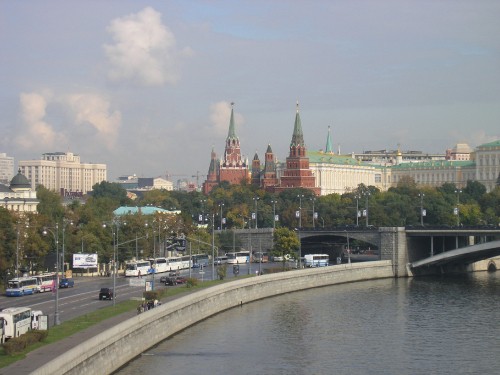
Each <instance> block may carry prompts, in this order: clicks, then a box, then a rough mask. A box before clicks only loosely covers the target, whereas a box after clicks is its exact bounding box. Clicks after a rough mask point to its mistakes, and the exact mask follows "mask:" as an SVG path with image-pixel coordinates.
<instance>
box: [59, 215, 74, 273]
mask: <svg viewBox="0 0 500 375" xmlns="http://www.w3.org/2000/svg"><path fill="white" fill-rule="evenodd" d="M66 224H70V225H73V221H71V220H66V219H65V218H63V227H62V273H63V276H64V275H65V272H66V270H65V268H66V267H65V262H64V259H65V258H64V244H65V241H64V234H65V232H66Z"/></svg>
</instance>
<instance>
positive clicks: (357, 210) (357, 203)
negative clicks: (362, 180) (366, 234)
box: [354, 194, 360, 227]
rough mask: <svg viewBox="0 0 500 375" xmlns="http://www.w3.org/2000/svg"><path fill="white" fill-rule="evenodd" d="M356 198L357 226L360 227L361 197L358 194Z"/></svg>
mask: <svg viewBox="0 0 500 375" xmlns="http://www.w3.org/2000/svg"><path fill="white" fill-rule="evenodd" d="M354 198H355V199H356V226H357V227H359V198H360V196H359V195H358V194H356V195H355V196H354Z"/></svg>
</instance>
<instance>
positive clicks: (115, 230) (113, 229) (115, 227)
mask: <svg viewBox="0 0 500 375" xmlns="http://www.w3.org/2000/svg"><path fill="white" fill-rule="evenodd" d="M102 226H103V228H107V224H106V223H104V224H103V225H102ZM111 234H112V235H113V268H112V271H113V307H114V306H115V305H116V244H117V243H118V223H117V222H116V221H113V222H112V223H111ZM153 241H154V238H153Z"/></svg>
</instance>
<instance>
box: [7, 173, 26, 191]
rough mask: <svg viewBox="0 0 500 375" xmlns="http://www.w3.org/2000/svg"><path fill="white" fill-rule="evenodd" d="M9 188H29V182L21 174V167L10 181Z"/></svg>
mask: <svg viewBox="0 0 500 375" xmlns="http://www.w3.org/2000/svg"><path fill="white" fill-rule="evenodd" d="M10 188H11V189H30V188H31V184H30V182H29V180H28V179H27V178H26V176H25V175H23V174H21V169H19V170H18V172H17V175H15V176H14V178H12V180H11V181H10Z"/></svg>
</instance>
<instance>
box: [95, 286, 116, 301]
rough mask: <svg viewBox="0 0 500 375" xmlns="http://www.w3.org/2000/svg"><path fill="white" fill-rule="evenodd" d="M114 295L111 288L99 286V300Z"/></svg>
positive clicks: (110, 297) (111, 297)
mask: <svg viewBox="0 0 500 375" xmlns="http://www.w3.org/2000/svg"><path fill="white" fill-rule="evenodd" d="M113 297H114V295H113V289H111V288H101V290H100V291H99V299H100V300H103V299H110V300H111V299H113Z"/></svg>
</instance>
